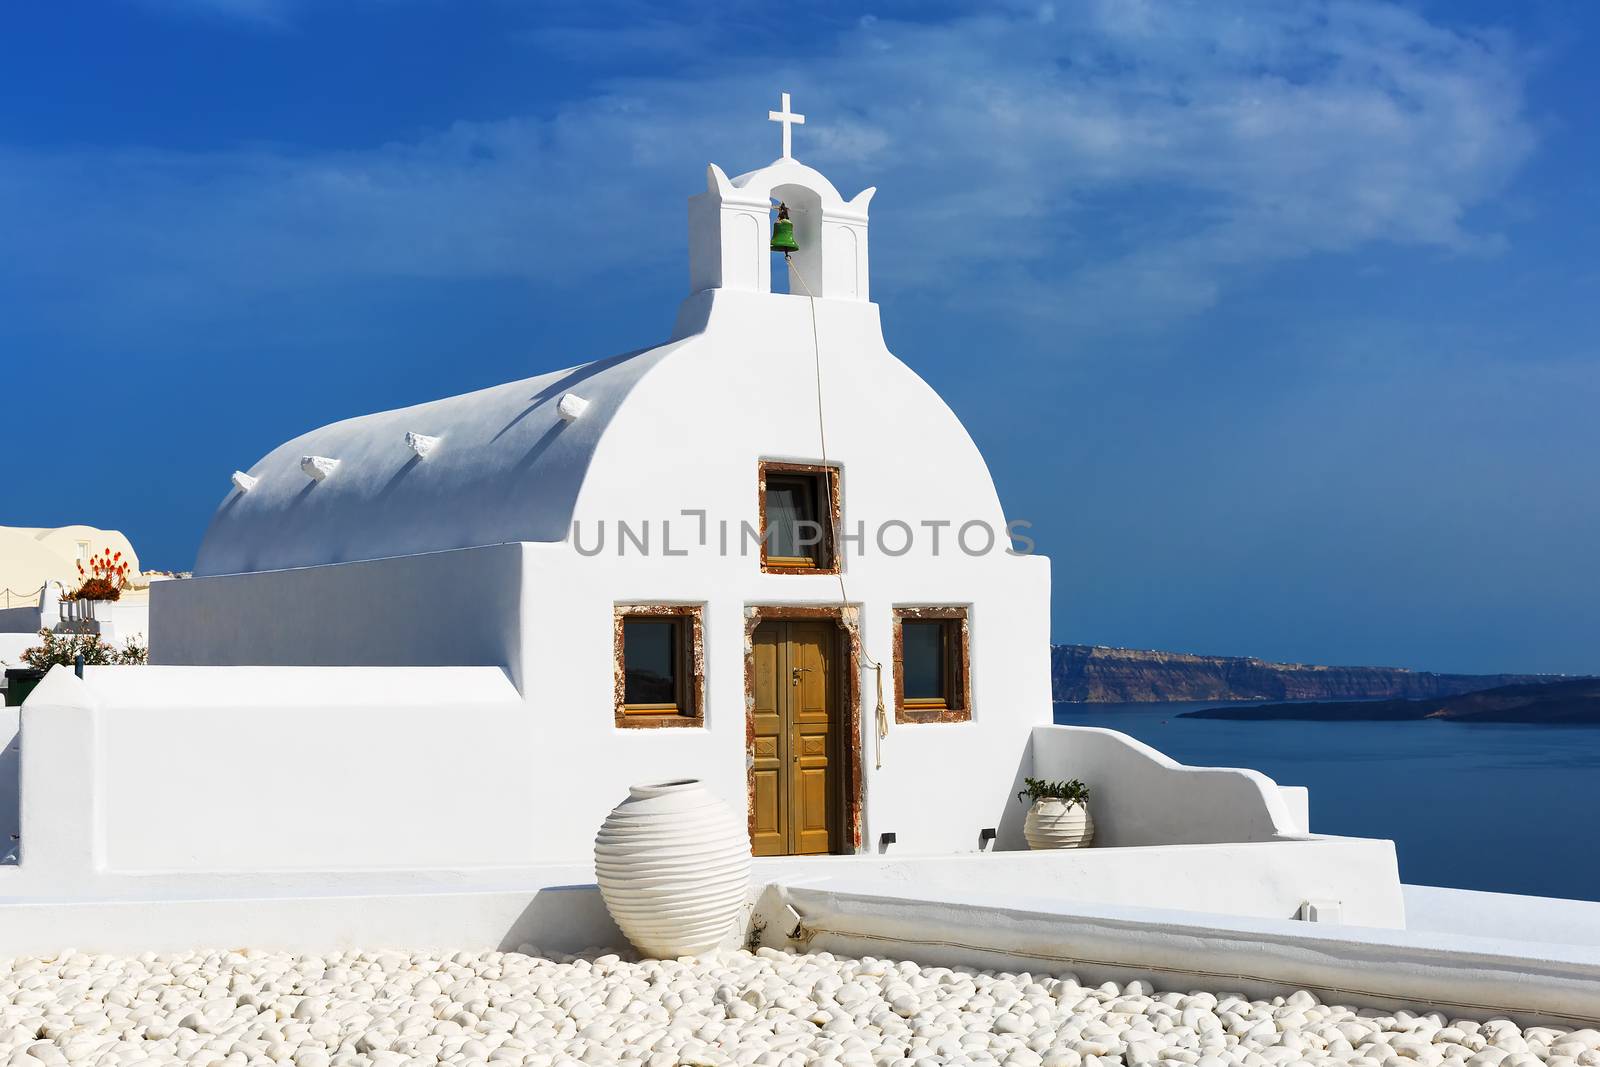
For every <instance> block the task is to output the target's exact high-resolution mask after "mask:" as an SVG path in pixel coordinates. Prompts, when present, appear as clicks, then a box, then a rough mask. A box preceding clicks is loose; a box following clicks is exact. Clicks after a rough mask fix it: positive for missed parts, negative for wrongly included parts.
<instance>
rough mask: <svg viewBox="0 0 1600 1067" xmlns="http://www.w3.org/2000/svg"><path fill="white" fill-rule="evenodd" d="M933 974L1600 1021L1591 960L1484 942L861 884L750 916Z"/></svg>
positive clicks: (768, 902)
mask: <svg viewBox="0 0 1600 1067" xmlns="http://www.w3.org/2000/svg"><path fill="white" fill-rule="evenodd" d="M785 905H788V906H790V907H793V908H794V909H795V910H796V911H797V912H798V913H799V915H800V916H801V921H802V927H801V937H800V938H799V939H798V940H797V941H794V942H790V943H795V944H802V945H805V946H806V947H807V948H808V949H809V950H810V951H813V952H818V951H826V952H833V953H836V954H839V955H845V956H862V955H872V956H880V957H888V958H891V959H913V960H917V961H920V962H922V963H924V964H932V965H938V966H967V967H987V968H995V969H1003V970H1011V971H1026V972H1032V973H1038V972H1040V971H1044V972H1047V973H1052V974H1060V973H1063V972H1071V973H1073V974H1075V975H1077V976H1078V978H1079V980H1080V981H1084V982H1086V983H1087V984H1090V985H1092V984H1095V983H1098V982H1102V981H1106V980H1108V979H1109V980H1115V981H1119V982H1121V981H1128V980H1131V979H1134V978H1139V979H1143V980H1145V981H1148V982H1150V983H1151V984H1152V985H1154V986H1155V987H1156V988H1157V989H1163V990H1174V989H1175V990H1192V989H1205V990H1210V991H1214V992H1219V993H1220V992H1225V991H1228V992H1233V991H1237V992H1243V993H1246V994H1249V995H1250V996H1253V997H1267V996H1275V995H1282V994H1287V993H1290V992H1293V991H1294V990H1297V989H1308V990H1311V991H1312V992H1314V993H1316V994H1318V995H1319V996H1320V997H1322V998H1323V999H1324V1000H1326V1001H1329V1002H1332V1003H1339V1004H1353V1005H1356V1006H1371V1007H1381V1008H1395V1007H1409V1008H1412V1009H1417V1008H1418V1007H1419V1006H1420V1007H1425V1008H1429V1009H1437V1010H1440V1011H1443V1012H1446V1013H1447V1014H1449V1015H1452V1016H1465V1017H1467V1018H1475V1019H1487V1018H1495V1017H1499V1016H1503V1015H1507V1014H1509V1015H1511V1016H1512V1017H1514V1018H1517V1019H1519V1020H1521V1021H1523V1022H1524V1023H1535V1022H1554V1023H1557V1024H1561V1025H1565V1026H1574V1025H1576V1026H1584V1025H1591V1024H1592V1023H1593V1021H1594V1020H1595V1019H1597V1018H1600V954H1596V953H1594V952H1592V951H1591V952H1584V951H1573V950H1569V949H1563V948H1560V947H1558V946H1540V945H1534V944H1528V943H1520V942H1513V941H1498V940H1490V939H1487V938H1482V937H1470V936H1459V935H1439V934H1421V935H1419V934H1414V933H1410V932H1406V931H1399V930H1372V929H1361V928H1357V927H1352V926H1332V925H1324V924H1318V923H1301V922H1285V921H1282V920H1278V921H1272V920H1247V919H1228V918H1224V917H1220V916H1219V917H1206V916H1203V915H1195V914H1187V913H1182V912H1160V911H1152V910H1144V909H1138V908H1125V907H1124V908H1117V907H1109V906H1100V907H1094V908H1084V907H1080V906H1077V905H1068V906H1065V907H1063V906H1062V905H1060V904H1058V903H1056V902H1055V901H1052V900H1047V899H1039V898H1035V899H1031V900H1030V899H1028V898H1027V897H1025V896H1023V895H1021V894H1020V893H1009V894H1006V893H993V892H987V893H986V892H982V891H946V892H941V891H938V890H932V889H922V888H920V887H919V888H908V889H906V890H903V891H898V892H894V893H885V892H882V891H881V890H878V889H876V888H874V887H872V886H870V885H865V886H848V885H833V884H829V885H821V886H804V885H798V886H797V885H784V886H774V887H771V888H770V889H769V890H768V891H767V893H766V894H765V895H764V896H763V897H762V899H761V900H760V901H759V903H758V906H757V917H758V919H760V920H761V921H764V922H765V924H766V926H765V930H766V931H767V932H768V936H767V939H766V940H767V943H768V944H769V945H781V944H784V943H785V939H786V935H788V934H789V932H790V931H791V930H792V929H793V928H794V926H795V923H794V919H793V916H792V915H790V914H789V913H788V912H787V911H786V910H785Z"/></svg>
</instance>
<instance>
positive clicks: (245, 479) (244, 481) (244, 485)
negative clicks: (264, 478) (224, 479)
mask: <svg viewBox="0 0 1600 1067" xmlns="http://www.w3.org/2000/svg"><path fill="white" fill-rule="evenodd" d="M231 480H232V481H233V487H234V488H235V489H237V490H239V492H241V493H248V492H249V491H250V490H252V489H254V488H255V487H256V482H258V481H260V480H261V479H259V478H252V477H250V476H249V475H248V474H246V473H245V472H244V471H234V472H233V478H232V479H231Z"/></svg>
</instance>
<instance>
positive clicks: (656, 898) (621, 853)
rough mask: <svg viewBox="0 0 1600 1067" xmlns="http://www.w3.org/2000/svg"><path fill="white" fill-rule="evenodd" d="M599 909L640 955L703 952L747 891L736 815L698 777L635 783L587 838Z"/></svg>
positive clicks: (744, 839) (744, 847) (745, 851)
mask: <svg viewBox="0 0 1600 1067" xmlns="http://www.w3.org/2000/svg"><path fill="white" fill-rule="evenodd" d="M594 870H595V876H596V878H597V880H598V881H599V883H600V895H601V896H602V897H604V898H605V902H606V910H608V911H609V912H611V918H612V919H613V920H615V921H616V924H617V926H619V927H620V928H621V929H622V932H623V933H624V934H626V935H627V938H628V940H629V941H631V942H633V947H634V948H636V949H638V950H639V951H640V953H642V954H643V955H645V956H653V957H655V958H657V959H674V958H676V957H678V956H697V955H701V954H702V953H706V952H710V951H712V950H713V949H715V948H716V947H717V946H718V945H719V944H721V943H722V940H723V938H725V937H726V936H727V935H728V932H729V931H730V930H732V929H733V925H734V923H736V922H737V921H738V919H739V914H740V912H741V910H742V909H743V908H744V904H745V901H746V900H747V899H748V896H749V892H750V836H749V833H748V832H747V830H746V829H745V823H744V820H743V819H741V818H739V817H738V816H736V815H735V814H734V813H733V812H732V811H731V810H730V809H729V808H728V806H727V805H726V804H724V803H723V802H722V801H720V800H718V799H717V798H716V796H715V795H713V794H712V793H711V791H710V790H708V789H706V787H705V786H704V785H702V784H701V783H700V782H699V781H697V780H694V779H686V780H683V781H677V782H661V783H659V784H657V785H636V786H633V787H632V788H630V789H629V790H628V799H627V800H624V801H623V802H622V803H621V804H618V805H617V806H616V808H615V809H613V810H612V812H611V814H610V815H608V816H606V821H605V823H604V824H602V825H601V827H600V833H599V834H598V835H596V837H595V839H594Z"/></svg>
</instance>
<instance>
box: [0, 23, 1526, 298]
mask: <svg viewBox="0 0 1600 1067" xmlns="http://www.w3.org/2000/svg"><path fill="white" fill-rule="evenodd" d="M190 2H191V3H193V4H198V3H201V0H190ZM205 2H206V3H208V4H210V5H211V6H216V7H226V8H234V9H238V10H240V11H249V10H252V9H259V10H261V11H269V10H271V9H274V8H275V6H276V5H275V4H274V3H273V2H272V0H205ZM1046 15H1048V17H1046ZM700 17H703V16H697V18H700ZM686 25H694V26H698V25H700V23H697V22H692V21H690V22H686ZM680 29H681V28H680ZM588 32H589V31H585V30H582V29H565V30H552V31H548V32H546V33H544V34H542V35H541V37H540V39H539V43H538V44H537V45H536V46H535V47H547V48H568V47H573V42H574V41H579V40H588V41H591V42H592V41H593V40H594V39H595V38H593V37H592V35H589V36H586V34H588ZM831 32H832V33H833V36H832V37H831V38H828V39H826V40H823V41H820V42H812V46H811V48H810V49H809V50H807V51H806V52H804V53H798V54H788V50H787V46H786V44H785V42H786V40H787V38H786V37H785V36H784V35H780V34H766V33H754V32H749V33H737V34H734V33H731V32H729V31H728V29H727V28H726V27H722V28H717V27H708V28H707V29H706V30H705V33H706V34H707V37H708V39H714V40H716V41H717V42H719V44H718V47H717V48H716V49H715V50H714V52H715V54H708V53H702V54H699V55H695V56H691V55H690V54H689V53H690V52H691V51H692V49H691V47H690V39H691V38H692V36H693V35H691V34H685V33H683V32H678V31H674V32H670V33H667V35H666V37H665V38H664V39H665V40H666V41H667V42H668V43H669V44H670V45H671V49H670V53H671V56H672V61H673V62H674V63H675V64H676V67H677V69H676V70H675V71H674V73H673V74H672V75H671V76H666V75H662V76H655V77H628V78H618V79H614V80H612V81H611V82H609V83H608V84H606V85H604V86H601V87H600V88H599V89H598V90H597V91H596V92H595V93H594V94H593V95H591V96H589V97H588V98H587V99H583V100H580V101H579V102H576V103H573V104H570V105H567V106H564V107H563V108H561V109H560V110H559V111H556V112H555V113H553V114H549V115H542V116H530V117H525V118H516V119H507V120H503V121H497V122H470V123H469V122H463V123H459V124H457V125H456V126H453V127H451V128H450V129H447V130H442V131H439V132H437V133H435V134H433V135H430V136H428V137H425V138H422V139H420V140H418V141H415V142H411V143H404V144H391V145H385V146H381V147H377V148H370V149H365V150H357V151H349V152H335V153H328V152H320V153H307V152H299V151H294V150H292V149H258V150H236V151H227V152H213V153H170V152H154V151H119V152H109V151H108V152H103V153H88V154H84V153H82V152H77V153H73V154H71V155H46V154H39V153H29V152H25V151H21V150H12V151H9V152H5V151H3V150H0V229H4V230H7V231H9V236H10V239H11V240H12V241H13V242H14V244H15V243H20V245H21V246H22V251H23V252H24V253H25V254H24V255H22V256H13V257H10V261H11V262H13V263H17V262H27V263H29V264H30V269H31V271H32V272H34V273H35V274H36V275H37V274H38V272H41V271H42V272H45V275H46V276H47V277H53V278H55V279H57V280H58V281H59V282H60V283H61V284H63V285H68V286H72V287H73V288H74V289H76V290H78V291H81V292H83V293H84V294H85V298H86V299H88V298H90V297H91V296H94V295H98V296H100V297H102V298H104V297H106V296H108V295H109V294H107V293H106V292H105V287H106V286H107V285H108V284H110V283H109V282H108V279H113V278H114V279H118V281H117V293H118V294H120V295H122V296H124V297H127V298H129V299H139V300H148V299H163V298H170V299H202V300H203V299H225V298H227V297H228V296H229V295H230V294H233V293H239V292H246V291H250V290H256V289H261V288H272V287H277V286H303V285H306V284H311V283H314V282H315V281H316V280H317V279H318V278H323V277H328V276H352V275H353V276H362V275H409V276H422V277H473V276H506V275H512V276H521V277H526V278H530V279H534V280H554V279H564V280H571V279H573V278H575V277H583V276H586V275H591V274H595V273H598V272H601V271H606V270H612V269H615V268H617V267H619V266H622V265H624V264H630V263H636V262H638V260H639V258H640V256H641V255H643V256H646V257H650V258H652V259H653V260H655V261H656V262H658V263H660V264H662V266H663V268H668V267H670V265H671V264H672V263H673V262H674V261H678V260H681V259H682V257H683V255H684V251H683V249H682V247H681V242H676V241H673V240H670V239H667V240H664V241H663V242H661V244H660V245H659V246H658V247H656V248H654V249H644V250H641V249H640V248H639V247H638V245H637V242H636V241H635V240H633V237H634V235H635V234H636V233H637V227H638V225H639V222H640V220H641V219H642V218H649V219H652V220H654V225H655V228H656V231H657V232H659V233H661V234H664V235H673V234H677V233H681V226H682V223H681V218H682V216H681V214H680V213H681V211H682V203H683V198H684V197H685V196H688V195H690V194H692V193H694V192H697V191H698V190H699V187H700V185H699V183H700V175H701V174H702V173H703V165H704V163H705V162H706V161H707V160H708V159H710V160H715V161H717V162H719V163H722V164H723V165H725V166H727V167H729V168H731V169H735V170H737V169H743V167H744V166H747V165H755V164H758V163H761V162H765V161H766V159H768V158H770V157H771V155H775V154H776V147H777V144H776V139H777V134H776V132H775V131H774V130H772V129H770V128H769V127H768V126H767V124H766V123H765V122H763V121H762V119H763V118H764V114H765V109H766V108H767V107H768V106H769V105H770V104H772V99H769V98H773V97H775V94H776V90H777V88H787V89H789V90H791V91H793V92H794V93H795V94H796V96H795V102H796V106H797V108H798V109H799V110H801V111H804V112H805V113H806V114H807V115H808V116H809V120H808V123H807V125H806V126H805V127H804V128H803V129H802V130H800V131H797V135H796V137H797V139H796V153H797V154H798V155H800V156H801V157H802V158H806V159H807V160H808V161H810V162H814V163H816V164H818V165H819V166H821V167H822V168H823V169H824V170H825V171H828V172H830V173H831V174H833V176H834V177H835V178H836V179H843V180H840V181H839V184H840V185H841V188H842V190H843V191H845V193H846V195H850V194H851V193H853V192H854V188H855V186H859V185H864V184H876V185H879V186H880V187H881V188H883V189H884V195H882V196H880V197H879V199H878V200H877V201H876V202H875V204H874V208H875V211H876V212H877V216H878V219H879V225H878V228H877V229H876V230H875V243H874V264H875V269H876V270H877V271H879V272H880V274H881V275H882V276H883V277H884V278H887V279H890V280H893V281H897V282H901V283H915V284H918V285H922V286H927V287H932V288H934V289H937V288H939V287H941V286H955V285H961V286H962V287H963V288H964V289H965V290H966V291H968V292H969V293H972V294H974V295H975V296H976V297H977V298H978V299H981V300H990V301H994V302H995V303H996V304H997V305H1000V306H1004V307H1008V308H1013V309H1015V308H1022V309H1027V310H1030V311H1034V312H1040V313H1045V314H1052V315H1060V314H1067V315H1070V316H1072V317H1074V318H1075V319H1077V320H1079V321H1088V320H1097V319H1109V320H1112V321H1119V320H1121V321H1152V320H1153V321H1161V320H1164V319H1170V318H1171V317H1173V316H1181V315H1184V314H1188V313H1192V312H1194V311H1196V310H1199V309H1203V308H1205V307H1207V306H1209V305H1210V304H1211V303H1212V302H1214V301H1215V300H1216V299H1217V298H1218V295H1219V294H1220V293H1223V292H1225V291H1226V290H1227V287H1228V286H1229V285H1230V284H1232V283H1234V282H1235V280H1236V279H1239V278H1242V277H1247V276H1248V275H1249V273H1250V272H1251V271H1254V270H1259V269H1261V268H1263V267H1268V266H1270V265H1272V264H1274V263H1279V262H1283V261H1287V260H1292V259H1295V258H1297V257H1303V256H1307V255H1312V254H1318V253H1339V252H1346V251H1351V250H1355V249H1359V248H1361V247H1363V246H1367V245H1370V244H1373V243H1378V242H1389V243H1400V244H1411V245H1422V246H1432V247H1437V248H1440V249H1445V250H1448V251H1451V252H1468V253H1471V252H1478V251H1482V250H1486V249H1492V248H1493V247H1494V242H1495V240H1496V236H1495V234H1493V233H1492V232H1483V231H1480V230H1478V229H1475V228H1474V226H1473V225H1472V224H1471V222H1470V219H1469V216H1470V212H1471V211H1472V209H1473V208H1474V207H1475V206H1478V205H1481V204H1483V203H1485V202H1487V201H1489V200H1490V199H1491V198H1493V197H1494V196H1495V194H1496V193H1497V192H1498V191H1499V190H1501V189H1502V188H1503V186H1504V185H1505V183H1506V182H1507V181H1508V179H1509V177H1510V176H1511V175H1512V174H1513V173H1514V172H1515V170H1516V169H1517V167H1518V166H1519V165H1520V164H1521V163H1522V162H1523V161H1524V160H1525V159H1526V157H1527V156H1528V154H1529V153H1530V152H1531V150H1532V147H1533V144H1534V136H1533V132H1532V128H1531V125H1530V123H1529V121H1528V120H1527V118H1526V117H1525V116H1524V114H1523V103H1522V95H1521V76H1522V71H1521V59H1520V57H1519V55H1518V54H1517V53H1516V51H1515V50H1514V49H1513V48H1512V47H1511V46H1510V45H1509V44H1508V43H1507V42H1506V41H1504V40H1501V39H1497V38H1495V37H1493V36H1487V35H1475V34H1469V33H1464V32H1461V31H1457V30H1450V29H1444V28H1441V27H1438V26H1435V25H1432V24H1430V23H1428V22H1427V21H1426V20H1425V19H1424V18H1423V17H1422V16H1421V15H1419V14H1418V13H1416V12H1415V11H1413V10H1411V9H1409V8H1405V7H1398V6H1394V5H1391V4H1380V3H1338V4H1328V5H1307V6H1297V7H1294V8H1292V9H1291V8H1289V7H1287V6H1284V5H1278V4H1263V5H1261V6H1243V7H1241V6H1238V5H1182V4H1169V3H1161V2H1155V0H1146V2H1141V3H1129V2H1125V0H1104V2H1100V3H1090V4H1075V5H1062V6H1061V7H1060V8H1040V7H1037V6H1032V7H1027V8H1025V9H1024V8H1018V9H1017V10H1016V11H1015V12H1014V13H1011V14H987V15H982V16H974V17H968V18H962V19H958V20H954V21H947V22H943V23H937V24H917V23H910V22H903V21H895V20H893V19H891V18H887V17H880V18H876V19H871V20H865V19H864V20H860V21H859V22H855V23H851V24H848V25H845V24H841V26H839V27H836V28H834V29H833V30H832V31H831ZM650 36H651V35H649V34H645V35H639V34H634V35H632V36H621V37H614V38H612V40H611V44H612V45H613V46H614V47H615V48H617V49H624V50H625V49H628V48H633V49H638V50H639V54H640V55H641V56H642V55H643V54H644V53H646V52H647V51H648V50H649V49H650V44H651V42H650ZM730 41H738V42H743V43H747V44H748V45H749V46H752V47H759V48H762V49H763V52H762V53H761V54H751V53H744V54H739V53H738V52H737V50H736V49H730V48H729V47H728V42H730ZM852 181H854V182H855V185H854V186H853V185H851V183H852ZM845 186H851V187H850V188H844V187H845ZM8 214H9V215H10V217H9V218H8V217H7V215H8ZM4 270H5V268H4V267H0V272H3V271H4ZM129 278H133V279H137V282H136V283H134V284H131V285H130V284H129V283H128V281H127V279H129ZM97 291H98V292H97Z"/></svg>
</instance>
